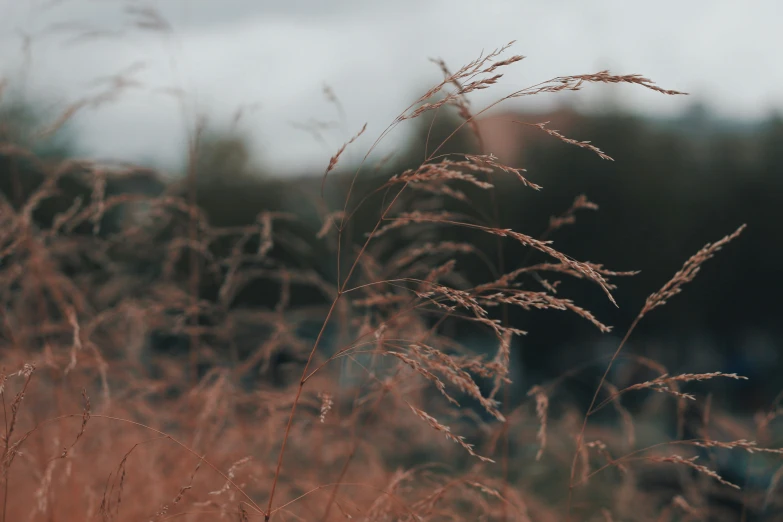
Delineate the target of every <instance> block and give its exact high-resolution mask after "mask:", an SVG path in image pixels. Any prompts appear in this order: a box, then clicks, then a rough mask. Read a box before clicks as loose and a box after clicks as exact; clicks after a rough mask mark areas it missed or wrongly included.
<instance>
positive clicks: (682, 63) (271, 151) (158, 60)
mask: <svg viewBox="0 0 783 522" xmlns="http://www.w3.org/2000/svg"><path fill="white" fill-rule="evenodd" d="M129 5H132V6H137V7H141V6H145V5H147V6H148V5H152V3H144V2H128V1H121V0H60V1H56V0H55V1H52V0H45V1H41V0H0V56H1V57H2V60H0V75H3V76H6V77H8V78H9V79H11V80H14V81H17V82H19V81H22V80H23V81H24V84H23V85H24V86H25V88H26V89H27V90H28V92H30V93H33V94H34V95H36V96H41V97H45V99H54V100H56V101H58V102H63V103H65V102H68V101H73V100H77V99H79V98H80V97H81V96H84V94H85V93H86V92H89V90H90V89H92V91H93V92H96V91H95V89H96V88H97V87H95V86H94V85H93V83H92V82H93V81H94V80H95V79H96V78H99V77H105V76H108V75H114V74H117V73H119V72H121V71H123V70H126V69H128V68H129V67H132V66H133V65H134V64H137V65H139V66H138V67H135V68H134V69H133V70H134V71H135V72H134V74H133V78H135V79H137V80H139V81H141V82H142V83H143V88H141V89H136V90H128V91H127V92H125V93H124V94H123V96H122V97H121V98H120V100H118V101H116V102H113V103H111V104H107V105H103V106H101V107H100V108H98V109H95V110H90V111H87V112H84V113H82V114H81V115H80V116H79V117H78V119H77V120H76V121H75V124H76V125H77V128H78V130H79V136H80V138H79V145H80V147H81V148H82V150H83V151H84V152H86V153H90V154H97V155H100V156H101V157H105V158H112V159H128V160H142V161H144V160H152V161H157V162H162V163H164V164H167V165H174V164H175V163H176V161H177V160H178V159H180V158H181V157H182V150H183V140H184V132H185V131H184V129H185V128H186V121H185V120H184V119H183V118H184V117H183V113H182V111H181V109H180V105H179V103H178V102H177V101H176V99H174V98H172V97H170V96H166V95H163V94H161V93H160V92H159V89H161V88H169V87H171V88H176V89H181V90H183V91H184V92H186V93H187V103H188V106H189V107H196V108H197V110H198V111H199V112H203V113H205V114H207V115H208V116H209V118H210V119H212V120H214V121H215V122H218V123H223V124H228V122H229V121H230V119H231V115H232V114H233V113H234V112H235V111H236V110H237V109H238V108H239V107H240V106H249V107H253V106H255V107H256V108H255V110H253V111H248V112H247V114H246V116H245V119H244V120H243V122H242V129H243V130H245V131H246V132H248V133H249V135H250V136H251V139H252V143H253V145H254V146H255V147H256V150H257V153H258V157H259V158H261V160H262V161H263V162H264V164H266V165H269V166H270V167H271V168H272V169H273V170H274V171H275V172H278V173H280V174H284V173H285V172H286V171H289V170H291V167H294V168H295V169H296V170H301V169H304V168H314V169H317V170H321V169H323V168H324V167H325V166H326V164H327V163H328V161H329V157H330V156H331V155H332V154H333V153H334V152H335V150H336V149H337V148H338V147H339V146H340V145H341V144H342V142H343V141H345V139H347V138H349V137H350V135H351V134H353V133H354V132H355V131H357V130H358V129H359V128H361V126H362V124H363V123H364V122H368V124H369V125H368V131H367V133H366V135H365V137H364V139H363V140H361V141H359V142H357V144H356V147H354V148H353V149H351V150H349V152H348V153H349V154H353V156H354V157H357V156H361V155H362V154H363V153H364V152H365V151H366V149H367V147H368V146H369V143H371V142H372V141H373V140H374V139H375V138H376V137H377V136H378V135H379V134H380V133H381V132H382V131H383V129H384V128H385V127H386V126H387V125H388V124H389V123H390V122H391V121H392V120H393V119H394V117H395V116H396V115H397V114H398V113H399V112H400V111H401V110H402V109H404V108H405V107H406V106H408V105H409V104H410V103H411V102H412V101H414V100H415V99H416V98H417V97H418V96H419V95H420V94H421V93H423V92H424V91H425V90H426V89H427V88H428V87H429V86H430V85H431V84H433V83H435V82H437V81H438V80H439V79H440V75H439V71H438V70H437V68H436V67H435V66H434V65H433V64H432V63H430V62H429V60H428V58H430V57H442V58H444V59H445V60H446V62H447V63H449V64H450V65H451V66H452V68H456V67H458V66H459V65H462V64H464V63H466V62H468V61H470V60H472V59H473V58H475V57H477V56H478V55H479V54H480V53H481V51H482V50H491V49H493V48H496V47H498V46H501V45H503V44H505V43H507V42H508V41H510V40H516V41H517V43H516V44H515V46H514V47H513V48H512V51H513V52H515V53H517V54H523V55H525V56H527V58H526V59H525V60H524V61H522V62H521V63H517V64H515V65H514V66H512V67H511V68H509V69H508V70H507V72H506V76H505V77H504V78H503V80H502V82H501V83H500V84H499V85H498V86H497V87H496V88H495V89H494V90H493V89H490V90H487V91H483V92H481V93H480V96H476V97H474V98H473V100H474V103H476V104H477V105H478V106H481V105H482V104H485V103H488V102H490V101H492V100H493V99H495V98H497V97H500V96H502V95H503V94H507V93H509V92H511V91H513V90H516V89H519V88H522V87H526V86H528V85H531V84H534V83H537V82H539V81H543V80H546V79H549V78H551V77H555V76H560V75H570V74H584V73H590V72H597V71H599V70H602V69H607V68H608V69H610V70H611V71H612V72H613V73H617V74H620V73H622V74H627V73H641V74H644V75H646V76H648V77H650V78H652V79H653V80H654V81H656V82H657V83H658V84H660V85H661V86H663V87H666V88H671V89H677V90H683V91H687V92H690V93H691V96H690V97H688V98H685V97H683V98H681V99H674V98H671V97H666V96H663V95H659V94H656V93H653V92H650V91H647V90H644V89H639V88H633V87H632V86H610V87H608V88H603V87H600V88H598V87H590V88H589V89H586V90H585V91H582V92H580V93H576V94H575V95H571V94H569V95H568V96H567V97H566V98H562V97H550V98H543V97H540V98H539V97H534V98H530V99H528V100H526V101H525V105H523V106H521V107H522V108H525V109H530V110H537V109H542V108H546V107H548V106H549V104H551V103H555V102H557V101H558V99H559V100H560V101H563V100H564V99H567V100H568V101H569V102H570V103H574V104H577V105H579V106H590V105H593V106H595V105H600V104H602V103H605V102H606V100H608V99H611V100H613V101H614V102H615V103H618V104H620V105H622V106H623V107H627V108H629V109H630V110H634V111H637V112H640V113H643V114H660V115H668V114H676V113H677V112H678V111H682V110H684V109H685V108H686V107H687V106H688V105H689V104H691V103H693V102H694V101H696V100H699V101H702V102H705V103H706V104H708V105H709V106H710V107H712V108H714V109H715V110H716V111H717V112H718V113H719V114H720V115H722V116H725V117H736V118H744V119H749V118H759V117H763V116H764V115H765V114H767V113H768V112H769V111H770V110H772V109H776V110H783V89H782V88H781V86H783V65H780V63H781V59H780V56H779V54H780V50H781V48H783V35H781V29H780V21H781V20H783V7H781V6H783V2H781V0H755V1H746V2H737V1H736V0H711V1H709V2H701V1H690V2H689V1H683V0H677V1H675V0H658V1H657V2H638V1H637V2H634V1H628V0H593V1H591V2H583V1H581V0H548V1H541V0H535V1H533V0H529V1H525V0H509V1H506V0H484V1H481V2H477V1H473V0H448V1H446V0H431V1H428V0H417V1H414V0H393V1H383V2H382V1H372V0H280V1H271V0H157V1H156V2H154V5H155V6H156V8H157V9H158V10H159V11H160V13H161V14H162V15H163V17H164V18H165V19H166V20H167V21H168V22H169V23H170V25H171V28H172V30H171V32H170V33H169V34H168V35H166V34H163V33H159V32H149V31H148V32H144V31H139V30H138V29H132V28H131V27H130V25H129V24H130V22H131V20H134V19H136V20H138V19H139V15H133V14H131V13H129V12H128V11H127V10H126V8H127V6H129ZM96 31H97V32H100V34H101V35H102V37H100V38H87V39H81V40H80V39H74V37H75V36H76V35H78V34H84V33H85V32H93V33H92V34H98V33H94V32H96ZM22 35H28V36H30V37H31V38H32V39H31V42H32V43H31V45H30V48H29V49H30V52H29V54H28V55H25V53H23V52H22V49H23V46H22V41H23V38H22ZM25 56H27V61H25ZM142 65H143V67H142ZM22 70H24V71H26V73H25V75H21V74H20V71H22ZM324 84H328V85H329V86H331V87H332V89H333V90H334V92H335V94H336V95H337V96H338V98H339V99H340V101H341V103H342V105H343V107H344V110H345V114H346V121H345V124H344V125H343V126H342V127H341V128H339V129H335V130H332V131H330V132H329V133H327V134H326V136H325V137H326V139H327V142H328V143H327V144H326V145H324V144H323V143H319V142H318V141H317V140H315V139H314V138H313V137H312V136H310V135H308V134H307V133H306V132H303V131H302V130H298V129H297V128H296V127H295V126H294V125H293V123H305V122H307V121H308V120H311V119H315V120H324V121H325V120H337V119H338V111H337V109H336V107H334V106H333V105H331V104H329V103H328V102H327V101H326V99H325V97H324V96H323V86H324ZM515 107H520V106H519V105H509V106H507V108H515ZM404 130H405V129H404V128H403V129H402V130H401V132H400V133H397V134H394V135H392V136H391V137H390V139H389V141H388V142H387V146H388V147H391V146H394V144H395V143H398V141H399V140H401V139H403V138H404Z"/></svg>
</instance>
